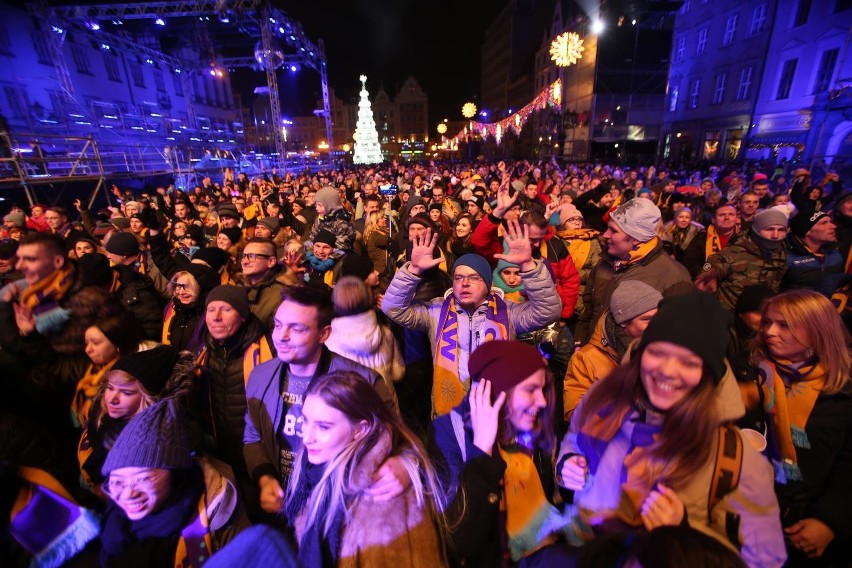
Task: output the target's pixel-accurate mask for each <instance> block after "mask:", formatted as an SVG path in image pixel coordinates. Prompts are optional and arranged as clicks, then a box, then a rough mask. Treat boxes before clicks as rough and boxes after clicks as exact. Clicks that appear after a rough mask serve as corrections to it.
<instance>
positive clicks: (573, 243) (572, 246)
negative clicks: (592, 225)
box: [556, 229, 600, 271]
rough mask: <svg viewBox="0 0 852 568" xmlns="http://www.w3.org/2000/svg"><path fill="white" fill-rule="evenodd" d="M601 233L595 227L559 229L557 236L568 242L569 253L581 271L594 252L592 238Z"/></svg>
mask: <svg viewBox="0 0 852 568" xmlns="http://www.w3.org/2000/svg"><path fill="white" fill-rule="evenodd" d="M599 234H600V233H599V232H598V231H595V230H594V229H577V230H568V231H557V233H556V236H557V237H559V238H560V239H562V240H563V241H565V242H566V243H568V253H569V254H570V255H571V259H572V260H573V261H574V266H575V267H577V270H578V271H580V270H582V269H583V267H584V266H585V265H586V261H587V260H589V255H590V254H591V252H592V240H593V239H596V238H597V237H598V235H599Z"/></svg>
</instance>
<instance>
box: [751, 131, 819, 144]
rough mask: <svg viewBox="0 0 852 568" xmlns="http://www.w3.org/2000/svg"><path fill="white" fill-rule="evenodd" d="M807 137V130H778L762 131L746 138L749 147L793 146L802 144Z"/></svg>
mask: <svg viewBox="0 0 852 568" xmlns="http://www.w3.org/2000/svg"><path fill="white" fill-rule="evenodd" d="M807 137H808V131H807V130H796V131H779V132H764V133H763V134H755V135H754V136H751V137H750V138H749V139H748V145H749V147H755V146H773V145H775V144H778V145H779V146H795V145H797V144H804V143H805V140H806V139H807Z"/></svg>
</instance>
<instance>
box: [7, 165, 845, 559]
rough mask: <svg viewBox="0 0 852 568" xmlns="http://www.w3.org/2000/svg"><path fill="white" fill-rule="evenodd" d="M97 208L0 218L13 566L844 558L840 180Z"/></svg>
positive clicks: (594, 184)
mask: <svg viewBox="0 0 852 568" xmlns="http://www.w3.org/2000/svg"><path fill="white" fill-rule="evenodd" d="M112 193H113V195H112V197H113V204H112V205H110V206H109V207H107V208H104V209H102V210H98V211H90V210H88V209H87V208H86V207H85V206H84V204H83V203H82V202H81V201H80V200H76V201H75V202H74V210H76V211H74V210H68V209H64V208H62V207H59V206H46V205H42V204H33V205H31V206H30V207H29V208H28V210H23V209H21V208H17V207H16V208H13V209H12V210H11V211H10V212H8V214H6V215H5V216H4V217H3V226H2V228H0V239H2V240H0V367H2V371H3V372H2V375H3V378H4V383H5V389H4V395H5V396H4V397H3V400H4V402H3V404H2V406H0V436H2V443H0V470H2V476H3V483H2V484H0V488H2V489H0V511H1V512H2V515H3V518H4V519H5V521H4V522H3V525H4V529H6V530H5V531H4V533H5V535H4V536H3V537H0V555H2V563H3V565H10V566H63V565H67V566H98V565H99V566H104V567H112V566H121V567H122V568H132V567H135V566H169V565H174V566H184V567H189V566H201V565H209V566H212V567H214V568H215V567H217V566H220V567H221V566H258V565H267V566H300V567H311V568H313V567H337V566H343V567H358V566H370V567H373V566H398V567H403V566H412V567H414V566H430V567H431V566H448V567H449V566H453V567H456V566H457V567H462V566H476V567H486V568H487V567H495V568H497V567H506V566H519V567H524V568H532V567H549V566H595V567H598V566H671V567H674V566H686V565H690V564H692V565H695V566H708V567H709V566H732V567H733V566H749V567H767V568H771V567H781V566H791V567H798V566H807V567H811V566H813V567H838V568H839V567H846V566H849V565H850V562H852V545H850V542H852V540H850V537H852V510H850V508H849V504H850V503H852V484H850V481H851V480H852V380H851V379H850V373H852V357H850V350H849V349H850V334H849V329H850V325H852V304H851V303H850V301H849V299H850V290H852V252H850V248H852V191H850V190H844V187H843V182H842V181H841V180H840V179H839V178H838V176H837V175H836V174H834V173H833V172H829V173H828V174H827V175H826V176H825V177H824V178H823V179H821V180H817V179H812V178H811V174H810V172H809V171H808V170H807V169H805V168H799V169H796V170H793V171H787V170H785V169H783V168H781V169H777V170H776V169H774V166H773V165H767V164H763V163H760V164H751V165H746V166H745V167H743V165H742V164H740V165H737V166H735V165H729V166H726V167H713V168H710V169H708V170H706V171H688V170H672V169H668V168H666V167H654V166H649V167H646V168H644V167H643V168H629V167H623V166H618V165H605V164H597V165H595V164H576V165H571V164H569V165H564V166H560V165H559V164H558V163H557V162H556V161H555V160H551V161H549V162H544V161H543V162H539V163H530V162H528V161H518V162H515V163H510V162H507V161H498V162H495V163H491V162H484V161H480V162H477V163H473V164H463V163H435V162H430V163H405V164H403V163H397V162H393V163H391V164H387V163H386V164H383V165H380V166H372V167H367V166H362V167H352V166H341V167H338V168H329V169H326V170H321V171H319V172H315V173H312V172H311V171H307V170H306V171H304V172H279V171H278V170H277V169H276V168H272V169H271V170H270V171H269V172H264V173H263V175H262V176H258V177H256V178H254V179H250V178H249V177H248V176H247V175H246V174H245V173H236V174H235V173H234V172H231V171H229V170H226V171H225V172H224V173H223V177H222V179H221V181H219V180H217V181H215V182H214V180H212V179H210V178H204V179H203V180H202V181H201V183H200V185H197V186H195V187H190V188H187V189H186V190H178V189H175V188H174V187H158V188H156V189H155V190H153V189H152V190H151V191H150V192H142V193H141V194H133V193H131V192H130V191H126V190H122V189H120V188H119V187H116V186H113V188H112Z"/></svg>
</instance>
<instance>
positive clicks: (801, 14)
mask: <svg viewBox="0 0 852 568" xmlns="http://www.w3.org/2000/svg"><path fill="white" fill-rule="evenodd" d="M810 11H811V0H799V6H798V7H797V8H796V19H795V20H793V27H794V28H795V27H797V26H801V25H804V24H806V23H807V22H808V14H809V13H810Z"/></svg>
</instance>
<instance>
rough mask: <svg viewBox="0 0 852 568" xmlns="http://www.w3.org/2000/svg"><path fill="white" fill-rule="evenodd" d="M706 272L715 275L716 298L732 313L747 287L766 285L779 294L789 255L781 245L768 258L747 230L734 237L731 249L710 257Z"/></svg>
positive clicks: (705, 267) (728, 247)
mask: <svg viewBox="0 0 852 568" xmlns="http://www.w3.org/2000/svg"><path fill="white" fill-rule="evenodd" d="M704 270H705V272H706V271H707V270H715V271H716V273H717V274H718V288H717V289H716V298H718V300H719V303H721V304H722V307H723V308H725V309H726V310H730V311H733V310H734V306H736V304H737V299H738V298H739V297H740V294H742V293H743V288H745V287H746V286H750V285H752V284H765V285H766V286H768V287H769V288H770V289H771V290H772V291H773V292H774V293H778V290H779V289H780V287H781V280H782V279H783V278H784V273H785V272H786V271H787V251H786V250H785V249H784V246H783V244H782V245H781V246H780V247H778V249H777V250H775V251H773V252H772V254H771V255H765V254H764V253H763V251H761V249H760V247H759V246H758V245H757V243H756V242H755V241H754V239H752V238H751V230H748V231H744V232H742V233H739V234H737V235H736V236H734V237H733V238H732V239H731V242H730V244H728V246H726V247H725V248H724V249H722V250H720V251H719V252H717V253H716V254H714V255H711V256H710V257H709V258H708V259H707V264H705V265H704Z"/></svg>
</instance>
